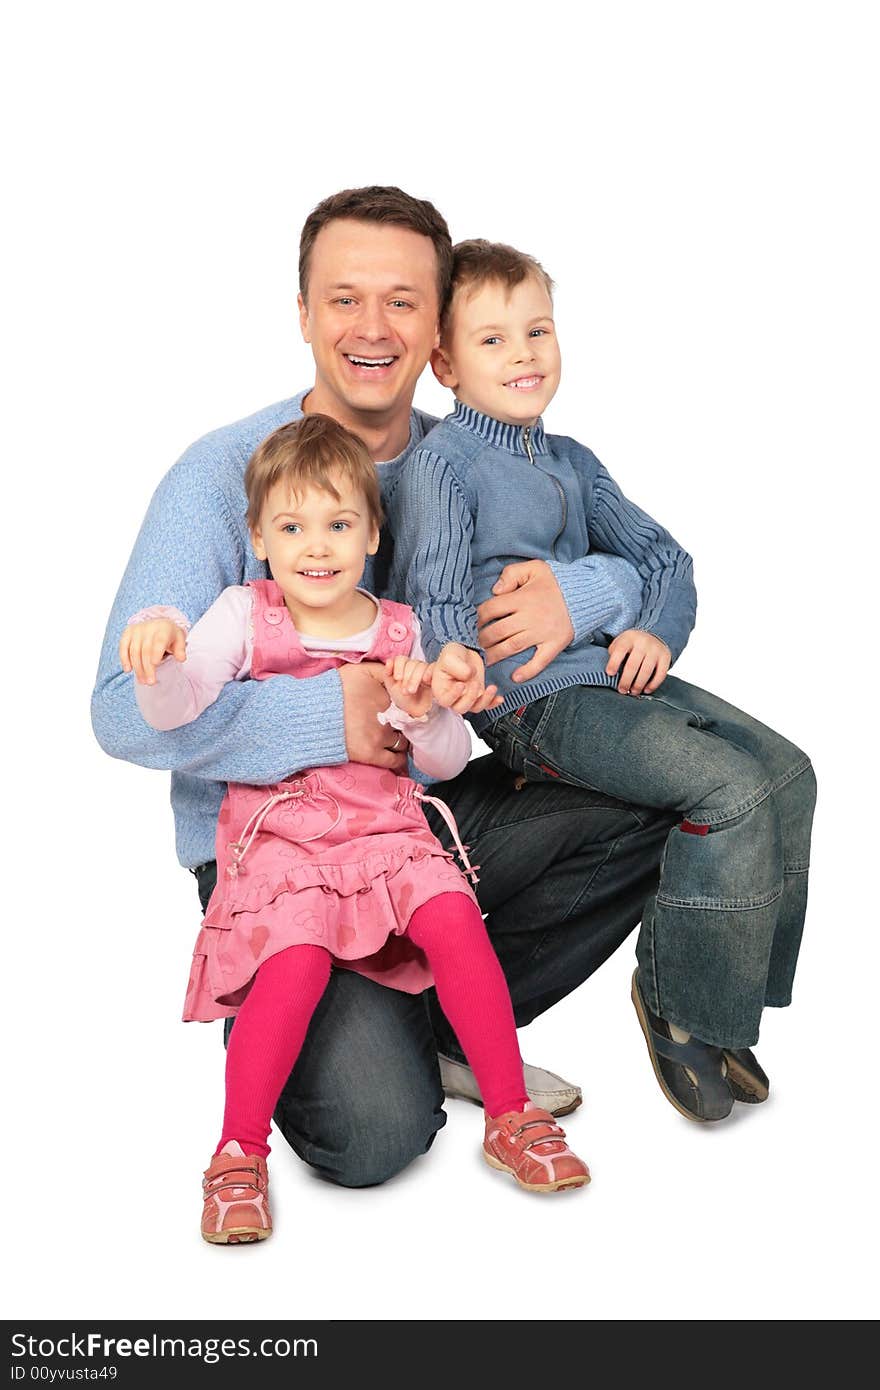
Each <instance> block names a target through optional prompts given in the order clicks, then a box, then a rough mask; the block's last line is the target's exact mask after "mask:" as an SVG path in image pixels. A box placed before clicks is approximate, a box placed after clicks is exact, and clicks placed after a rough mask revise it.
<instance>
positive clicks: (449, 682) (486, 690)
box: [431, 642, 504, 714]
mask: <svg viewBox="0 0 880 1390" xmlns="http://www.w3.org/2000/svg"><path fill="white" fill-rule="evenodd" d="M431 687H432V689H433V692H434V699H435V700H436V701H437V703H438V705H444V706H446V708H447V709H453V710H455V713H456V714H473V713H480V712H481V711H482V710H486V709H495V708H496V707H497V706H498V705H503V704H504V697H503V696H502V695H499V694H498V687H497V685H486V667H485V665H484V664H483V658H482V657H481V656H480V654H479V652H475V651H472V650H471V648H470V647H464V646H462V644H461V643H460V642H447V643H446V646H445V647H443V649H442V650H441V652H440V655H439V656H438V657H437V660H436V661H435V662H434V666H433V677H432V680H431Z"/></svg>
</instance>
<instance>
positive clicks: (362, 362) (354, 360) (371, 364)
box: [342, 352, 397, 371]
mask: <svg viewBox="0 0 880 1390" xmlns="http://www.w3.org/2000/svg"><path fill="white" fill-rule="evenodd" d="M342 355H343V357H345V358H346V360H347V361H349V362H350V363H351V364H352V366H353V367H366V368H367V370H368V371H373V370H375V369H376V368H377V367H391V366H393V364H394V363H395V362H396V361H397V358H396V357H356V356H355V354H354V353H353V352H345V353H343V354H342Z"/></svg>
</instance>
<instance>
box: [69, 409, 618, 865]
mask: <svg viewBox="0 0 880 1390" xmlns="http://www.w3.org/2000/svg"><path fill="white" fill-rule="evenodd" d="M307 394H308V390H306V391H301V392H300V393H299V394H298V395H296V396H293V397H292V398H291V399H289V400H285V401H279V402H277V403H276V404H275V405H271V406H268V407H267V408H266V409H265V410H260V411H258V412H257V413H256V414H255V415H250V416H248V417H247V419H244V420H238V421H236V423H235V424H232V425H228V426H226V428H224V429H220V430H216V431H214V432H213V433H212V434H207V435H205V436H204V438H202V439H199V440H198V441H197V442H196V443H195V444H193V445H191V447H190V448H189V449H187V450H186V452H185V453H184V454H183V456H182V457H181V458H180V459H179V460H178V462H177V463H176V464H175V465H174V467H173V468H172V469H171V470H170V471H169V472H168V473H167V474H166V476H165V477H164V478H163V480H162V482H161V483H160V484H159V487H158V488H157V490H156V492H155V494H154V496H153V499H152V501H151V503H150V506H149V509H148V511H147V515H146V517H145V518H144V522H143V525H142V527H141V530H140V533H139V535H138V538H137V541H136V542H135V546H134V550H133V551H132V555H131V559H130V560H129V563H128V567H127V569H126V571H125V574H124V576H123V579H122V583H121V585H120V587H119V592H118V593H117V595H116V599H115V602H114V604H113V608H112V611H111V613H110V618H109V621H108V623H107V631H106V633H105V636H104V645H103V648H102V652H101V660H100V664H99V667H98V676H97V681H96V685H95V690H94V694H93V696H92V724H93V727H94V730H95V735H96V737H97V739H98V742H99V743H100V744H101V746H102V748H104V750H105V751H106V752H107V753H109V754H110V755H111V757H114V758H124V759H126V760H127V761H129V762H133V763H139V764H140V765H141V766H143V767H153V768H163V769H170V771H171V774H172V776H171V803H172V807H173V809H174V818H175V828H176V840H177V854H178V858H179V859H180V862H181V864H183V865H185V866H186V867H187V868H192V867H194V866H195V865H197V864H202V863H204V862H206V861H207V860H209V859H213V857H214V834H215V827H216V824H217V813H218V811H219V809H220V802H221V800H222V798H223V791H224V787H225V784H226V782H229V781H231V782H250V783H252V784H255V785H258V786H260V785H266V784H268V783H270V782H276V781H279V780H280V779H282V778H284V777H288V776H290V774H291V773H293V772H296V771H298V770H299V769H300V768H303V767H318V766H321V765H322V764H326V765H332V764H335V763H342V762H345V760H346V749H345V725H344V718H343V703H342V686H341V683H340V680H339V676H338V673H337V672H336V671H328V672H326V673H325V674H324V675H321V676H315V677H313V678H312V679H310V680H295V679H293V677H288V676H278V677H276V678H275V679H273V680H268V681H239V682H235V683H232V684H230V685H227V686H226V687H225V688H224V689H223V691H222V692H221V694H220V696H219V698H218V699H217V701H216V702H215V703H214V704H213V705H211V707H210V708H209V709H207V710H205V712H204V713H203V714H202V715H200V717H199V718H198V719H197V720H196V721H195V722H194V723H192V724H187V725H185V726H184V727H183V728H181V729H175V730H173V731H172V732H162V733H160V732H157V731H156V730H155V729H151V728H150V727H149V725H148V724H146V723H145V722H144V720H143V718H142V717H141V714H140V711H139V710H138V707H137V704H136V703H135V698H134V690H133V677H132V676H131V675H125V674H124V673H123V672H122V670H121V667H120V665H119V658H118V655H117V646H118V643H119V638H120V636H121V635H122V630H123V628H124V627H125V625H126V623H127V621H128V619H129V618H130V617H131V616H132V614H134V613H136V612H138V611H139V610H140V609H141V608H145V607H148V606H149V605H151V604H155V603H162V604H169V605H173V606H174V607H175V608H179V609H180V611H181V612H183V613H185V614H186V616H187V617H188V618H189V619H190V621H191V622H196V621H197V619H198V618H200V617H201V616H202V614H203V613H204V612H205V611H206V610H207V609H208V608H209V607H210V605H211V604H212V603H213V602H214V600H215V599H216V598H217V597H218V595H219V594H220V593H221V591H222V590H223V589H225V588H226V587H227V586H228V585H230V584H244V583H246V582H247V580H249V579H264V578H266V575H267V570H266V566H265V565H264V564H261V563H260V562H259V561H258V560H257V559H256V558H255V556H254V554H253V551H252V550H251V545H250V539H249V536H248V532H247V527H246V525H245V509H246V501H245V493H244V470H245V466H246V464H247V461H248V459H249V458H250V455H251V454H252V453H253V451H254V449H255V448H256V446H257V445H258V444H259V443H260V441H261V440H262V439H265V437H266V435H268V434H270V433H271V432H272V430H274V429H277V428H278V426H279V425H283V424H286V423H287V422H288V421H290V420H296V419H298V418H299V417H300V416H301V415H302V402H303V399H304V398H305V396H306V395H307ZM436 423H437V422H436V420H435V419H433V418H432V417H431V416H430V415H425V414H424V413H423V412H422V411H419V410H414V411H413V412H412V417H411V426H410V439H409V444H408V445H407V448H406V449H405V450H404V451H403V453H402V454H400V455H399V457H398V458H396V459H393V460H391V461H390V462H388V463H381V464H379V465H378V468H379V475H380V478H381V481H382V489H383V496H384V495H385V492H386V490H387V489H388V488H389V487H390V486H391V485H392V484H393V483H394V481H395V480H396V479H397V477H398V476H399V474H400V472H401V470H402V469H403V466H404V464H405V463H406V461H407V459H408V457H409V454H410V452H411V450H412V449H413V447H414V446H415V445H417V444H418V443H419V442H420V441H421V440H422V439H423V438H424V436H425V435H426V434H427V433H428V431H429V430H430V429H431V427H432V426H433V425H435V424H436ZM389 565H390V550H389V537H388V535H387V534H385V535H383V544H382V546H381V547H380V550H379V554H378V555H377V556H376V557H375V559H374V560H372V561H370V560H369V559H368V564H367V569H366V570H365V572H364V578H363V584H364V586H365V587H366V588H368V589H370V590H371V591H372V592H373V593H377V594H379V595H384V596H387V597H389V598H394V597H399V598H401V599H402V598H403V594H399V595H395V594H393V593H391V592H390V591H389V590H388V573H389ZM554 572H555V573H556V577H557V580H558V582H559V585H560V588H561V590H562V593H563V596H564V598H565V601H566V603H567V604H568V607H569V611H570V612H571V613H572V614H573V615H574V614H576V613H578V612H581V611H583V610H584V609H585V607H589V606H590V603H591V600H590V598H589V592H590V586H591V577H590V575H589V574H587V573H585V572H584V571H582V570H580V569H579V568H578V566H577V565H570V566H559V567H556V568H555V570H554Z"/></svg>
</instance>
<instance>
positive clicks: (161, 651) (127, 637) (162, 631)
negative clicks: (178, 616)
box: [119, 618, 186, 685]
mask: <svg viewBox="0 0 880 1390" xmlns="http://www.w3.org/2000/svg"><path fill="white" fill-rule="evenodd" d="M166 655H170V656H173V657H174V658H175V659H176V660H177V661H186V633H185V632H184V630H183V628H182V627H178V625H177V623H173V622H172V621H171V619H170V618H152V619H150V621H149V622H146V623H130V624H129V626H128V627H127V628H126V629H125V631H124V632H123V634H122V636H121V637H120V639H119V660H120V661H121V662H122V669H123V671H134V674H135V677H136V679H137V680H138V681H140V683H141V685H155V684H156V667H157V666H158V665H159V662H160V661H161V660H162V658H163V657H164V656H166Z"/></svg>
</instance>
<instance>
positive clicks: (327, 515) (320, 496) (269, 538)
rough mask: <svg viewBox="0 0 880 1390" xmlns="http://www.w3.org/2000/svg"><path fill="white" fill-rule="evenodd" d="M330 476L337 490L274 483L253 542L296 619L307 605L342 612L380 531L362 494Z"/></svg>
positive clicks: (254, 532)
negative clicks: (294, 488) (301, 487)
mask: <svg viewBox="0 0 880 1390" xmlns="http://www.w3.org/2000/svg"><path fill="white" fill-rule="evenodd" d="M330 481H331V482H332V483H333V486H334V487H335V488H336V490H337V492H338V493H339V497H338V499H337V498H336V497H334V496H333V494H332V493H330V492H323V491H321V490H320V489H318V488H315V487H307V488H305V489H304V490H303V491H302V492H296V493H295V492H293V491H291V489H290V488H289V487H288V485H287V484H286V483H277V484H276V486H275V487H274V488H272V489H271V491H270V492H269V493H268V495H267V497H266V501H265V502H264V504H263V510H262V514H261V516H260V522H259V525H258V526H256V527H255V528H254V531H253V535H252V541H253V547H254V553H255V554H256V556H257V559H258V560H267V561H268V562H269V567H270V569H271V570H272V577H273V579H274V580H275V583H276V584H277V585H278V586H279V588H280V589H281V591H282V592H283V594H284V597H285V599H286V601H287V606H288V608H289V610H290V613H291V616H292V617H293V619H294V621H296V620H297V616H298V615H301V614H302V615H304V614H306V613H307V612H308V610H314V609H323V610H333V611H334V612H343V611H344V610H345V608H346V606H347V604H348V603H349V602H350V601H351V597H352V595H353V594H354V591H355V589H356V588H357V585H358V584H359V582H360V579H361V576H362V574H363V572H364V560H365V559H366V557H367V555H375V553H376V551H377V550H378V548H379V531H378V528H377V527H376V526H375V524H374V523H373V522H372V521H371V519H370V516H369V513H368V511H367V503H366V499H365V497H364V495H363V493H361V492H360V491H356V490H354V489H353V488H352V486H351V484H350V483H349V482H348V481H347V480H346V479H345V478H344V477H343V476H342V475H341V474H340V473H337V474H335V475H332V476H331V479H330Z"/></svg>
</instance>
